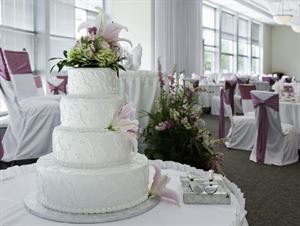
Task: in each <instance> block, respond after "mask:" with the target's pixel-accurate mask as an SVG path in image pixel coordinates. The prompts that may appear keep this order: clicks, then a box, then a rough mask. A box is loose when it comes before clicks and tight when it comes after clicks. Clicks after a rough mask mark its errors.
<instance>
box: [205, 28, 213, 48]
mask: <svg viewBox="0 0 300 226" xmlns="http://www.w3.org/2000/svg"><path fill="white" fill-rule="evenodd" d="M203 38H204V44H205V45H211V46H215V45H216V36H215V31H213V30H209V29H203Z"/></svg>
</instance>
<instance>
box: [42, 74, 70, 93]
mask: <svg viewBox="0 0 300 226" xmlns="http://www.w3.org/2000/svg"><path fill="white" fill-rule="evenodd" d="M67 82H68V80H67V79H65V78H59V77H58V76H57V77H53V78H50V79H48V80H47V84H48V92H49V93H51V94H53V95H62V94H67Z"/></svg>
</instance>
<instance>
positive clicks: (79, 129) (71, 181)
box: [37, 68, 148, 214]
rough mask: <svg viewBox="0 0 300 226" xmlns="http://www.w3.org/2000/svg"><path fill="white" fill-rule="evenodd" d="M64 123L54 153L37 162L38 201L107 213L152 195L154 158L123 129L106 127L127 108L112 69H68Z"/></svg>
mask: <svg viewBox="0 0 300 226" xmlns="http://www.w3.org/2000/svg"><path fill="white" fill-rule="evenodd" d="M68 75H69V76H68V77H69V78H68V79H69V80H68V93H69V95H67V96H65V97H63V98H62V100H61V103H60V107H61V121H62V124H61V125H60V126H58V127H56V128H55V130H54V132H53V153H51V154H48V155H46V156H44V157H42V158H40V159H39V160H38V162H37V174H38V177H37V182H38V183H37V184H38V194H37V199H38V201H39V202H40V203H41V204H42V205H44V206H46V207H48V208H51V209H53V210H57V211H63V212H69V213H87V214H93V213H106V212H112V211H118V210H122V209H126V208H130V207H133V206H135V205H138V204H139V203H141V202H143V201H144V200H146V199H147V197H148V160H147V158H146V157H145V156H144V155H141V154H138V153H135V152H134V151H133V150H134V149H133V145H132V143H131V142H130V140H128V139H127V137H126V135H125V134H124V133H122V132H117V131H116V132H114V131H109V130H107V129H106V128H107V127H108V126H109V124H110V123H111V121H112V120H113V116H114V114H116V112H118V111H119V110H120V108H121V104H122V101H121V99H120V98H119V97H118V95H117V90H116V86H117V76H116V73H115V72H114V71H112V70H111V69H106V68H104V69H100V68H97V69H96V68H82V69H70V70H69V72H68Z"/></svg>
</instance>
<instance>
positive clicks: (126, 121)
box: [107, 104, 139, 152]
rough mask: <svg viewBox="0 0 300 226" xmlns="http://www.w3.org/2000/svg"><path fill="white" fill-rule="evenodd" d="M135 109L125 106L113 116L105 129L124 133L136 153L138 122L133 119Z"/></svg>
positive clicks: (128, 105) (129, 105) (130, 105)
mask: <svg viewBox="0 0 300 226" xmlns="http://www.w3.org/2000/svg"><path fill="white" fill-rule="evenodd" d="M135 112H136V109H135V108H134V107H133V105H132V104H125V105H124V106H122V108H121V109H120V111H119V112H117V114H116V115H115V117H114V119H113V120H112V122H111V123H110V125H109V126H108V127H107V129H109V130H111V131H120V132H125V134H126V136H127V138H128V139H129V140H130V141H131V142H132V144H133V146H134V151H135V152H137V151H138V142H137V135H136V134H137V131H138V125H139V122H138V120H136V119H135Z"/></svg>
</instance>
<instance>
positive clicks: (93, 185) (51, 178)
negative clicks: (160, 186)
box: [37, 154, 149, 213]
mask: <svg viewBox="0 0 300 226" xmlns="http://www.w3.org/2000/svg"><path fill="white" fill-rule="evenodd" d="M37 172H38V177H37V184H38V201H39V202H40V203H42V204H43V205H44V206H46V207H48V208H51V209H54V210H57V211H63V212H70V213H105V212H112V211H118V210H121V209H126V208H130V207H133V206H135V205H137V204H139V203H141V202H143V201H144V200H146V199H147V197H148V174H149V167H148V159H147V158H146V157H145V156H144V155H141V154H137V155H136V157H135V158H134V159H133V161H132V162H130V163H128V164H126V165H122V166H119V167H115V168H105V169H75V168H69V167H64V166H61V165H59V164H57V162H56V160H55V158H54V156H53V154H48V155H46V156H44V157H41V158H40V159H39V160H38V162H37Z"/></svg>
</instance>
